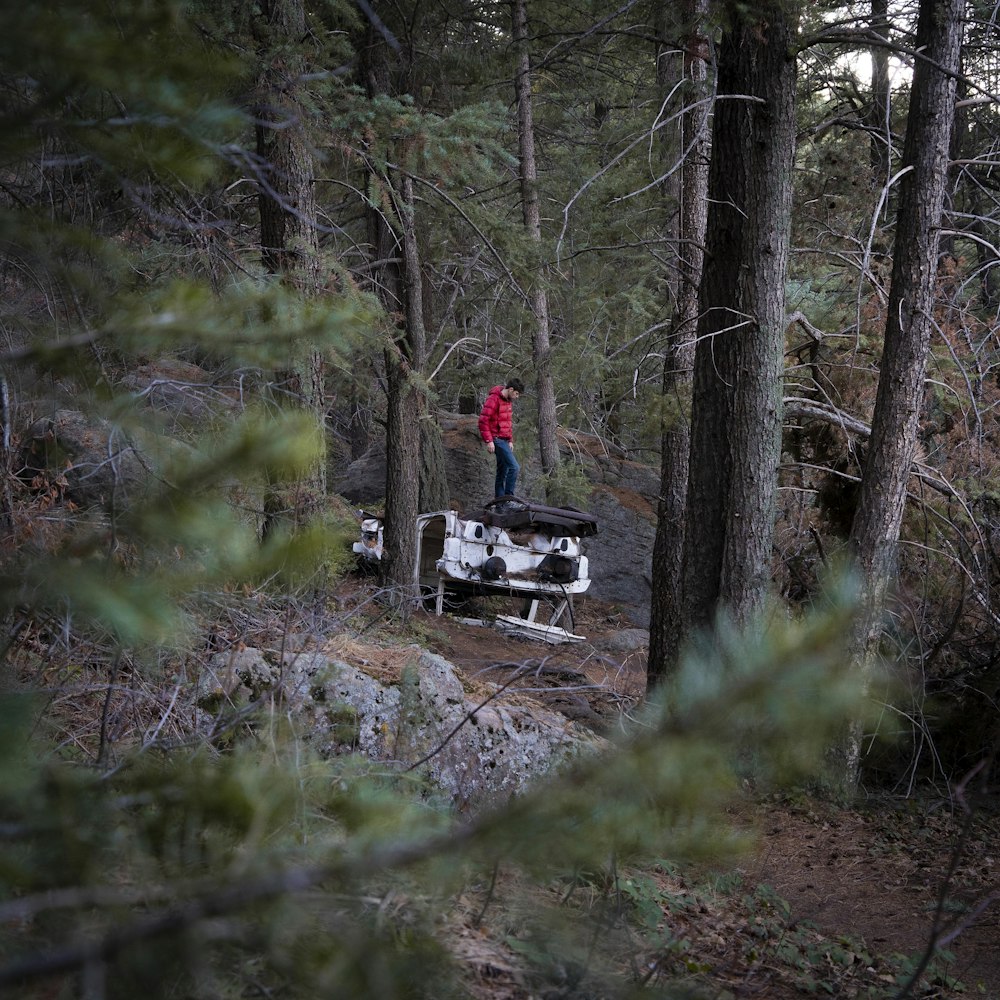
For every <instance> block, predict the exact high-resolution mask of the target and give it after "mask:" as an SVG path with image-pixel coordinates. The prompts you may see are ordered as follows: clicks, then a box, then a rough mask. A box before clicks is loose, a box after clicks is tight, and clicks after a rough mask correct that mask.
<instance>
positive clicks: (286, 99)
mask: <svg viewBox="0 0 1000 1000" xmlns="http://www.w3.org/2000/svg"><path fill="white" fill-rule="evenodd" d="M260 10H261V16H262V18H263V20H264V22H265V24H266V26H267V29H268V32H267V33H268V36H269V37H268V42H267V43H265V44H266V48H267V50H268V51H265V53H264V62H265V65H264V68H263V70H262V73H261V78H260V84H259V93H260V100H259V102H258V109H257V126H256V132H257V154H258V157H259V159H260V163H261V168H260V169H261V173H262V180H261V184H260V186H259V194H258V205H259V211H260V241H261V255H262V259H263V263H264V267H265V268H266V269H267V270H268V271H269V272H270V273H271V274H274V275H279V276H280V277H281V279H282V280H283V281H285V282H286V283H287V284H288V285H290V286H291V287H293V288H296V289H298V290H299V291H301V292H302V293H303V294H304V295H307V296H314V295H316V294H318V291H319V286H320V280H319V272H320V265H319V236H318V234H317V231H316V197H315V190H314V182H315V161H314V156H313V150H312V146H311V144H310V142H309V138H308V135H307V133H306V128H305V110H304V107H303V104H302V101H301V99H300V81H301V79H302V77H303V75H304V71H305V60H304V59H303V58H302V57H301V55H297V54H296V52H297V48H296V44H293V43H298V42H299V40H300V39H302V38H303V37H304V36H305V33H306V14H305V6H304V4H303V0H264V2H262V3H261V5H260ZM272 38H273V39H274V40H275V41H276V42H277V44H274V41H272V40H271V39H272ZM290 362H291V368H290V371H289V372H288V373H287V374H286V376H285V377H286V379H287V380H288V381H289V382H290V383H291V385H292V387H293V389H294V391H295V392H296V393H297V395H298V398H299V399H300V400H301V401H302V405H303V406H304V407H305V408H306V409H308V410H309V411H310V412H311V413H312V414H313V416H314V418H315V420H316V424H317V427H318V430H319V435H320V440H321V441H322V443H323V447H322V448H321V450H320V454H319V456H318V457H317V460H316V462H315V463H314V465H313V467H312V468H311V469H310V470H309V471H308V474H307V476H306V483H305V485H306V486H307V487H308V492H310V493H311V494H313V498H312V499H313V501H316V500H318V499H319V498H320V497H322V496H324V495H325V494H326V489H327V482H326V431H325V426H326V401H325V393H324V387H323V381H324V362H323V355H322V353H321V352H320V351H318V350H315V349H308V348H306V349H304V350H303V351H302V352H301V353H300V354H299V355H298V356H297V357H293V358H292V359H290ZM278 506H280V507H285V506H287V505H286V504H285V503H284V502H283V501H282V502H279V504H278ZM265 530H266V526H265Z"/></svg>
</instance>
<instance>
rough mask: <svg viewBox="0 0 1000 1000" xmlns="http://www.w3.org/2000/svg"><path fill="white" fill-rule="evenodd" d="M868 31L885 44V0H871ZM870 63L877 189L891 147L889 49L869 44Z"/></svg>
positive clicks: (885, 176)
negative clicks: (882, 39) (869, 27)
mask: <svg viewBox="0 0 1000 1000" xmlns="http://www.w3.org/2000/svg"><path fill="white" fill-rule="evenodd" d="M869 24H870V26H871V30H872V32H873V33H874V34H876V35H878V36H879V38H884V39H885V41H886V42H887V43H888V41H889V32H890V30H891V28H892V23H891V22H890V20H889V0H871V20H870V22H869ZM869 52H870V54H871V61H872V102H871V106H870V108H869V115H868V127H869V129H870V130H871V132H870V136H871V139H870V147H869V149H870V160H871V166H872V183H873V185H874V186H875V187H876V188H878V187H882V186H883V185H885V184H888V183H889V167H890V158H889V153H890V151H891V148H892V121H891V119H890V118H889V96H890V88H889V48H888V45H887V44H886V45H873V46H872V47H871V49H870V50H869Z"/></svg>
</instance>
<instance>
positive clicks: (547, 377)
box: [514, 0, 559, 498]
mask: <svg viewBox="0 0 1000 1000" xmlns="http://www.w3.org/2000/svg"><path fill="white" fill-rule="evenodd" d="M514 45H515V47H516V49H517V72H516V74H515V76H514V93H515V96H516V98H517V134H518V149H519V152H520V159H521V212H522V215H523V218H524V226H525V228H526V229H527V231H528V235H529V237H530V238H531V240H532V241H533V242H534V243H535V245H536V246H537V248H538V252H539V257H540V256H541V250H542V224H541V216H540V214H539V210H538V168H537V166H536V163H535V123H534V117H533V112H532V106H531V61H530V58H529V52H528V10H527V3H526V0H514ZM540 266H541V265H540V261H539V271H538V272H537V273H536V275H535V280H534V282H533V284H532V287H531V294H530V301H531V311H532V313H533V314H534V317H535V328H534V331H533V334H532V360H533V362H534V366H535V392H536V397H537V405H538V447H539V456H540V458H541V463H542V473H543V474H544V475H545V477H546V492H547V494H549V495H550V494H551V486H552V477H553V476H554V475H555V473H556V472H557V471H558V468H559V439H558V436H557V434H556V428H557V422H556V397H555V390H554V388H553V384H552V345H551V341H550V329H549V299H548V293H547V292H546V288H545V276H544V275H543V274H542V272H541V270H540ZM550 498H551V496H550Z"/></svg>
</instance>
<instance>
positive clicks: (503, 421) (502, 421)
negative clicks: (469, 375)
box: [479, 385, 514, 444]
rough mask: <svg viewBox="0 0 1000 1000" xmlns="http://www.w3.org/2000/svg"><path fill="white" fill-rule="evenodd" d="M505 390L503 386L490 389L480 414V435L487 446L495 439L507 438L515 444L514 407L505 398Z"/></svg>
mask: <svg viewBox="0 0 1000 1000" xmlns="http://www.w3.org/2000/svg"><path fill="white" fill-rule="evenodd" d="M503 389H504V387H503V386H502V385H495V386H493V388H492V389H490V394H489V395H488V396H487V397H486V402H485V403H483V409H482V411H481V412H480V414H479V433H480V435H481V436H482V439H483V440H484V441H485V442H486V443H487V444H489V443H490V442H491V441H492V440H493V439H494V438H507V439H508V440H509V441H510V443H511V444H513V443H514V405H513V403H511V401H510V400H509V399H504V398H503V396H502V395H501V393H502V392H503Z"/></svg>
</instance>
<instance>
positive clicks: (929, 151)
mask: <svg viewBox="0 0 1000 1000" xmlns="http://www.w3.org/2000/svg"><path fill="white" fill-rule="evenodd" d="M963 8H964V0H921V4H920V14H919V18H918V22H917V41H916V50H917V51H918V52H919V53H921V57H920V58H918V59H917V61H916V66H915V68H914V73H913V86H912V89H911V94H910V110H909V115H908V117H907V123H906V139H905V141H904V145H903V166H904V168H905V169H906V170H907V173H906V174H905V175H904V177H903V178H902V181H901V184H900V190H899V207H898V209H897V215H896V244H895V252H894V254H893V263H892V283H891V288H890V291H889V302H888V309H887V319H886V329H885V345H884V348H883V352H882V362H881V371H880V375H879V382H878V393H877V396H876V399H875V409H874V414H873V417H872V430H871V438H870V440H869V445H868V450H867V454H866V458H865V463H864V468H863V469H862V481H861V493H860V497H859V502H858V509H857V512H856V514H855V517H854V523H853V525H852V527H851V534H850V544H851V548H852V550H853V552H854V555H855V558H856V561H857V566H858V569H859V572H860V575H861V583H862V588H863V593H864V597H865V614H864V616H863V623H862V625H861V628H860V630H859V635H858V637H857V650H856V653H857V655H858V656H859V657H860V659H861V661H862V662H863V663H864V662H868V660H869V658H870V656H872V655H873V654H874V652H875V650H876V647H877V645H878V640H879V635H880V619H881V612H882V608H883V606H884V601H885V597H886V593H887V589H888V585H889V581H890V580H891V579H892V578H893V577H894V575H895V571H896V555H897V549H898V544H899V536H900V529H901V525H902V520H903V512H904V506H905V500H906V482H907V478H908V476H909V472H910V467H911V465H912V462H913V457H914V454H915V451H916V444H917V426H918V420H919V416H920V408H921V404H922V403H923V395H924V376H925V373H926V369H927V357H928V352H929V349H930V336H931V331H932V328H933V319H932V310H933V305H934V288H935V280H936V275H937V263H938V242H939V236H940V226H941V217H942V212H943V207H944V200H945V190H946V183H947V177H948V148H949V141H950V136H951V127H952V122H953V118H954V113H955V78H954V76H953V75H951V74H954V73H956V72H957V70H958V65H959V51H960V45H961V34H962V16H963Z"/></svg>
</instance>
